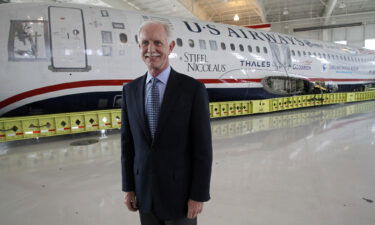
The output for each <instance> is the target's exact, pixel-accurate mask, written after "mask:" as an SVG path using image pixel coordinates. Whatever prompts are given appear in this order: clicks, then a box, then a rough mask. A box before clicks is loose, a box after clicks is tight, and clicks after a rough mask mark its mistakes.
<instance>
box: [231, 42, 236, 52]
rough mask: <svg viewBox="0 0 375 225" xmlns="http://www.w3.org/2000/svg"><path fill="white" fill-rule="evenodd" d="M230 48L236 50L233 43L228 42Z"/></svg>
mask: <svg viewBox="0 0 375 225" xmlns="http://www.w3.org/2000/svg"><path fill="white" fill-rule="evenodd" d="M230 49H232V51H234V50H236V48H235V47H234V44H233V43H231V44H230Z"/></svg>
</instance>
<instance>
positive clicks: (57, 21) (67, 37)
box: [48, 6, 91, 72]
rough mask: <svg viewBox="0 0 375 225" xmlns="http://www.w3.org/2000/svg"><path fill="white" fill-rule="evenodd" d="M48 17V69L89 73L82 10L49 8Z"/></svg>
mask: <svg viewBox="0 0 375 225" xmlns="http://www.w3.org/2000/svg"><path fill="white" fill-rule="evenodd" d="M48 15H49V22H50V23H49V26H50V41H51V66H49V69H50V70H52V71H55V72H64V71H66V72H84V71H89V70H90V69H91V67H90V66H89V65H87V55H86V34H85V25H84V21H83V13H82V10H81V9H77V8H66V7H55V6H50V7H49V8H48Z"/></svg>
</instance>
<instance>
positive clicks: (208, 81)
mask: <svg viewBox="0 0 375 225" xmlns="http://www.w3.org/2000/svg"><path fill="white" fill-rule="evenodd" d="M198 80H199V81H200V82H202V83H204V84H220V83H260V82H261V80H262V79H260V78H258V79H198ZM308 80H310V81H336V82H359V81H375V79H322V78H311V79H308ZM130 81H132V80H87V81H76V82H71V83H63V84H56V85H51V86H47V87H42V88H37V89H34V90H30V91H25V92H23V93H20V94H18V95H14V96H12V97H10V98H7V99H5V100H4V101H1V102H0V109H1V108H3V107H5V106H8V105H10V104H13V103H15V102H18V101H21V100H23V99H26V98H30V97H34V96H37V95H42V94H46V93H50V92H55V91H61V90H66V89H73V88H82V87H94V86H122V85H123V84H124V83H128V82H130Z"/></svg>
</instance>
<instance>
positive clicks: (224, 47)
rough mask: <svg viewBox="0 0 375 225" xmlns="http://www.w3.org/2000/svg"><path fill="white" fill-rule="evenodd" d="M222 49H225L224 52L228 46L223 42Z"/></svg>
mask: <svg viewBox="0 0 375 225" xmlns="http://www.w3.org/2000/svg"><path fill="white" fill-rule="evenodd" d="M221 49H223V50H225V49H227V46H226V45H225V43H224V42H221Z"/></svg>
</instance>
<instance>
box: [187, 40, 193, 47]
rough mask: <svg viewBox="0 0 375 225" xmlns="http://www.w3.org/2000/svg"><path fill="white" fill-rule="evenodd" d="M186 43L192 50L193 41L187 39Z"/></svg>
mask: <svg viewBox="0 0 375 225" xmlns="http://www.w3.org/2000/svg"><path fill="white" fill-rule="evenodd" d="M188 43H189V46H190V48H194V41H193V40H191V39H189V40H188Z"/></svg>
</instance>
